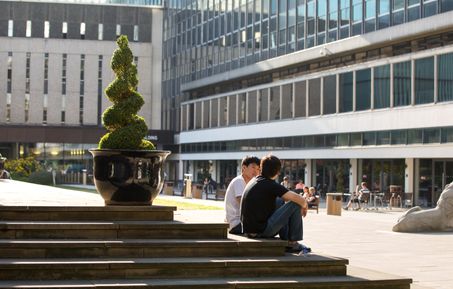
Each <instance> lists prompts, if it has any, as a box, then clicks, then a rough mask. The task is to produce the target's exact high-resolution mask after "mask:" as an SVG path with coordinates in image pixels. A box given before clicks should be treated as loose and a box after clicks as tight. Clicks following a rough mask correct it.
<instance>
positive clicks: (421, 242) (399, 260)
mask: <svg viewBox="0 0 453 289" xmlns="http://www.w3.org/2000/svg"><path fill="white" fill-rule="evenodd" d="M158 198H167V199H176V200H178V201H184V202H195V203H201V204H209V205H212V206H218V207H219V210H200V211H191V210H179V211H177V212H176V213H175V219H177V220H186V221H193V222H207V221H208V222H222V221H223V217H224V216H223V215H224V212H223V211H222V210H221V208H222V207H223V202H221V201H213V200H196V199H185V198H183V197H173V196H163V195H161V196H159V197H158ZM0 205H61V206H68V205H77V206H85V205H103V201H102V199H101V198H100V196H98V195H97V194H93V193H86V192H80V191H74V190H65V189H58V188H53V187H47V186H40V185H33V184H27V183H22V182H15V181H9V180H0ZM401 213H402V212H401V211H395V210H392V211H390V210H387V209H384V210H379V211H373V210H369V211H343V212H342V216H328V215H327V214H326V210H325V209H324V208H321V209H320V211H319V214H316V212H315V211H309V214H308V216H307V217H306V218H305V220H304V234H305V240H304V243H305V244H306V245H308V246H310V247H312V249H313V251H314V253H320V254H327V255H333V256H337V257H343V258H347V259H349V264H350V265H353V266H355V267H364V268H368V269H374V270H378V271H382V272H386V273H393V274H396V275H400V276H404V277H410V278H412V279H413V280H414V285H413V287H412V288H416V289H422V288H425V289H426V288H432V289H452V288H453V274H452V272H453V232H451V233H418V234H408V233H394V232H392V230H391V229H392V226H393V224H394V223H395V222H396V220H397V219H398V217H399V216H400V215H401ZM301 258H309V256H308V257H301Z"/></svg>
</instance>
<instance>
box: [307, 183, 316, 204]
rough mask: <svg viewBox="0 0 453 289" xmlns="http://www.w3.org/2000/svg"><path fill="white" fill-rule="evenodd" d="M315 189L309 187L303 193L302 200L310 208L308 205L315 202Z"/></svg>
mask: <svg viewBox="0 0 453 289" xmlns="http://www.w3.org/2000/svg"><path fill="white" fill-rule="evenodd" d="M315 194H316V189H315V187H310V188H309V189H308V190H307V191H306V192H305V191H304V198H305V200H307V202H308V206H310V203H313V202H314V201H316V196H315Z"/></svg>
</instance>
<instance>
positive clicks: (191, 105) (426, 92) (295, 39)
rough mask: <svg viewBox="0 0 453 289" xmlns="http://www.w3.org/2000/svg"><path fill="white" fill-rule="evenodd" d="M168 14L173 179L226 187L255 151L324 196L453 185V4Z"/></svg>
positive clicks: (201, 2) (309, 5)
mask: <svg viewBox="0 0 453 289" xmlns="http://www.w3.org/2000/svg"><path fill="white" fill-rule="evenodd" d="M166 8H167V9H165V10H164V25H163V37H164V42H163V66H162V95H163V98H162V109H163V112H162V113H163V117H162V126H163V128H164V129H169V130H175V131H179V134H178V135H177V141H178V143H179V144H180V153H179V154H178V155H174V156H173V158H174V159H175V160H176V161H177V167H175V168H174V171H175V172H174V176H175V178H182V175H183V174H184V173H191V174H193V175H194V178H195V180H196V181H198V180H201V179H202V178H204V177H205V176H211V177H212V178H213V179H215V180H216V181H217V182H220V183H222V184H226V183H227V182H228V180H229V179H231V178H232V177H234V176H235V175H236V174H237V173H238V170H239V169H240V166H239V160H240V159H242V157H244V156H245V155H257V156H263V155H266V154H268V153H273V154H275V155H277V156H278V157H280V158H281V159H282V160H283V163H284V168H283V171H282V175H283V174H287V175H290V177H291V178H292V179H293V180H294V181H296V180H299V179H303V180H304V181H305V183H306V184H308V185H311V186H316V187H317V188H318V189H319V190H321V191H322V192H323V193H326V192H329V191H338V190H340V191H348V190H349V191H352V190H354V188H355V186H356V185H357V184H359V183H360V182H361V181H366V182H368V184H369V186H370V187H371V189H372V190H379V191H381V192H385V191H388V190H389V188H390V186H392V185H395V186H398V187H399V188H401V190H402V191H403V192H412V193H413V195H414V199H413V203H414V204H417V205H422V206H426V207H430V206H435V204H436V202H437V199H438V197H439V195H440V192H441V191H442V189H443V187H444V186H445V185H446V184H448V183H450V182H451V181H453V154H452V148H453V122H452V121H451V119H450V118H449V115H451V114H452V113H453V102H452V101H453V12H452V11H451V10H453V2H452V1H446V0H392V1H391V0H297V1H292V0H288V1H287V0H283V1H276V0H186V1H168V2H167V3H166Z"/></svg>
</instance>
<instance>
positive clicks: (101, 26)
mask: <svg viewBox="0 0 453 289" xmlns="http://www.w3.org/2000/svg"><path fill="white" fill-rule="evenodd" d="M14 23H15V22H14V20H8V37H14ZM22 24H23V21H16V25H22ZM133 27H134V28H133V29H134V32H133V39H132V40H133V41H139V39H138V36H139V33H138V25H134V26H133ZM43 28H44V32H43V33H44V34H43V35H44V38H49V35H50V22H49V21H44V27H43ZM55 28H56V27H55ZM32 32H33V30H32V21H31V20H27V21H25V37H42V35H41V34H39V35H33V34H32ZM85 32H86V24H85V22H82V23H80V39H85ZM115 32H116V34H115V35H116V37H119V36H120V35H121V24H116V30H115ZM97 33H98V40H104V24H102V23H98V31H97ZM67 36H68V22H63V23H62V25H61V37H62V38H63V39H66V38H67Z"/></svg>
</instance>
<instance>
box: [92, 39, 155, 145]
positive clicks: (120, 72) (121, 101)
mask: <svg viewBox="0 0 453 289" xmlns="http://www.w3.org/2000/svg"><path fill="white" fill-rule="evenodd" d="M116 43H117V44H118V48H117V49H116V50H115V51H114V52H113V56H112V60H111V61H110V67H111V68H112V70H113V72H114V73H115V75H116V78H115V79H114V80H113V81H112V82H111V83H110V84H109V85H108V87H107V89H106V90H105V94H106V95H107V98H108V99H109V100H110V101H111V102H113V105H112V106H110V107H108V108H107V109H106V110H105V111H104V113H103V114H102V122H103V125H104V127H105V128H106V129H107V131H108V133H107V134H105V135H104V136H103V137H102V138H101V140H100V142H99V148H100V149H103V148H107V149H139V150H152V149H155V147H154V144H153V143H151V142H150V141H147V140H144V138H145V136H146V134H147V133H148V127H147V125H146V123H145V120H144V118H143V117H141V116H138V115H137V112H138V111H139V110H140V108H141V107H142V106H143V104H144V100H143V97H142V96H141V95H140V94H139V93H138V92H137V91H136V89H137V84H138V78H137V67H136V66H135V64H134V63H133V62H132V61H133V55H132V51H131V49H130V48H129V41H128V39H127V36H125V35H121V36H120V37H118V39H117V41H116Z"/></svg>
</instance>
